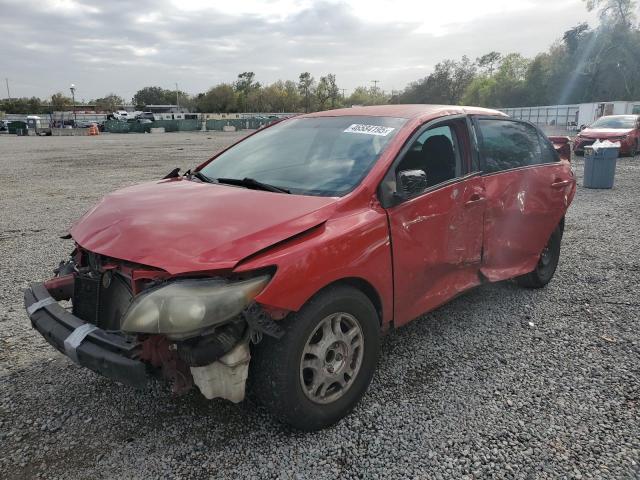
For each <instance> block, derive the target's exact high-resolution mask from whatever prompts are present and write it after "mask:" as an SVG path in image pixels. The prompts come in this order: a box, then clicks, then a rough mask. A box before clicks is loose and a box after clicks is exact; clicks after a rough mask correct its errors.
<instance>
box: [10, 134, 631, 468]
mask: <svg viewBox="0 0 640 480" xmlns="http://www.w3.org/2000/svg"><path fill="white" fill-rule="evenodd" d="M241 135H242V134H237V133H201V132H193V133H172V134H166V135H157V136H156V135H134V134H131V135H102V136H100V137H77V138H73V137H61V138H51V137H48V138H25V137H14V136H11V137H9V136H7V135H3V136H0V256H1V258H2V263H1V268H0V478H8V479H14V478H61V479H62V478H65V479H66V478H73V479H84V478H86V479H98V478H108V479H110V478H122V479H129V478H139V479H148V478H260V479H262V478H296V479H331V478H367V479H368V478H373V479H375V478H380V479H383V478H384V479H387V478H389V479H391V478H415V479H431V478H434V479H443V478H467V479H472V478H473V479H475V478H523V479H525V478H526V479H529V478H554V479H555V478H575V479H580V478H598V479H600V478H610V479H624V478H639V477H640V466H639V462H640V333H639V329H640V313H639V312H640V294H639V290H640V288H639V286H640V242H639V240H638V239H639V236H638V232H639V231H640V213H639V212H640V193H639V190H638V184H639V183H640V157H636V158H635V159H628V158H626V159H622V160H620V162H619V164H618V172H617V181H616V186H615V189H614V190H611V191H606V190H602V191H598V190H586V189H583V188H579V189H578V193H577V196H576V199H575V201H574V205H573V207H572V208H571V210H570V212H569V214H568V218H567V227H566V231H565V237H564V241H563V253H562V258H561V264H560V267H559V269H558V272H557V274H556V277H555V279H554V280H553V282H552V283H551V284H550V285H549V286H548V287H547V288H545V289H543V290H539V291H527V290H523V289H520V288H518V287H516V286H515V285H513V284H512V283H501V284H495V285H486V286H482V287H480V288H477V289H475V290H474V291H472V292H470V293H468V294H466V295H464V296H462V297H460V298H458V299H456V300H455V301H453V302H452V303H450V304H448V305H446V306H444V307H442V308H440V309H438V310H437V311H435V312H433V313H431V314H429V315H426V316H424V318H422V319H420V320H417V321H415V322H413V323H412V324H410V325H409V326H407V327H406V328H403V329H400V330H398V331H395V332H392V333H391V334H389V335H388V336H387V337H385V339H384V341H383V349H382V354H381V357H380V362H379V366H378V372H377V374H376V376H375V378H374V381H373V383H372V385H371V387H370V390H369V393H368V394H367V395H366V396H365V398H364V400H363V402H362V403H361V404H360V405H359V406H358V407H357V409H356V410H355V411H354V413H353V414H352V415H350V416H349V417H348V418H347V419H345V420H343V421H342V422H340V423H339V424H338V425H337V426H335V427H333V428H330V429H328V430H325V431H322V432H319V433H312V434H303V433H299V432H293V431H291V430H289V429H288V428H286V427H283V426H282V425H280V424H277V423H275V422H274V421H273V420H272V419H271V418H270V417H269V415H268V414H267V413H266V412H265V411H264V410H262V409H261V408H260V407H259V406H257V405H255V404H253V403H251V402H245V403H243V404H241V405H239V406H235V405H232V404H230V403H227V402H225V401H207V400H205V399H204V398H203V397H201V396H200V394H199V393H197V392H196V391H193V392H192V393H190V394H188V395H186V396H183V397H179V398H175V397H173V396H172V395H171V394H170V393H169V391H168V390H167V389H166V387H164V386H163V385H161V384H156V385H154V386H152V387H150V388H149V389H148V390H146V391H143V392H141V393H140V392H137V391H135V390H133V389H130V388H128V387H124V386H121V385H118V384H115V383H112V382H110V381H108V380H106V379H103V378H101V377H99V376H98V375H95V374H93V373H92V372H90V371H88V370H84V369H82V368H80V367H77V366H75V365H74V364H73V363H72V362H71V361H69V360H68V359H67V358H66V357H64V356H62V355H60V354H59V353H58V352H56V351H55V350H54V349H53V348H52V347H50V346H49V345H48V344H47V343H46V342H45V341H44V340H43V339H41V338H40V336H39V335H38V334H37V332H35V331H33V330H31V328H30V325H29V322H28V319H27V316H26V314H25V313H24V310H23V306H22V290H23V289H24V288H25V287H26V286H27V285H28V283H29V281H31V280H34V279H44V278H48V277H49V276H50V273H51V270H52V268H53V267H54V266H55V265H56V264H57V263H58V261H59V260H60V259H62V258H64V257H66V255H67V254H68V252H69V251H70V245H69V242H68V241H63V240H60V239H59V238H58V236H59V235H61V234H63V233H64V232H65V229H66V228H67V227H68V226H69V224H70V222H71V221H72V220H73V219H75V218H77V217H78V216H80V215H81V214H82V213H83V212H84V211H85V210H86V209H88V208H89V207H90V206H91V205H92V204H93V203H94V202H96V201H97V200H98V199H99V198H100V197H101V196H102V195H104V194H105V193H107V192H109V191H111V190H114V189H116V188H118V187H120V186H123V185H128V184H133V183H137V182H141V181H145V180H151V179H154V178H159V177H160V176H163V175H165V174H166V173H168V172H169V171H170V170H171V169H173V168H174V167H176V166H180V167H182V168H183V169H186V168H188V167H190V166H193V165H196V164H198V163H199V162H201V161H203V160H205V159H206V158H208V156H209V155H210V154H211V153H212V152H214V151H215V150H217V149H220V148H222V147H223V146H224V145H226V144H228V143H229V142H231V141H233V140H235V139H237V138H238V137H239V136H241ZM575 166H576V171H577V174H578V177H579V181H580V183H581V181H582V171H583V162H582V160H581V159H577V160H576V161H575Z"/></svg>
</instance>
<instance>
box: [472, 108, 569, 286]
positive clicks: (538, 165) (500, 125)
mask: <svg viewBox="0 0 640 480" xmlns="http://www.w3.org/2000/svg"><path fill="white" fill-rule="evenodd" d="M474 127H475V131H476V136H477V139H478V145H479V152H480V166H481V169H482V171H483V178H484V186H485V190H486V200H487V204H486V211H485V220H484V233H483V237H484V245H483V258H482V269H481V271H482V273H483V275H484V276H485V277H487V278H488V279H489V280H491V281H498V280H504V279H507V278H512V277H515V276H518V275H522V274H525V273H528V272H530V271H532V270H533V269H534V268H535V266H536V264H537V262H538V258H539V256H540V253H541V251H542V249H543V248H544V246H545V245H546V243H547V241H548V239H549V237H550V235H551V233H552V232H553V230H554V229H555V227H556V226H557V225H558V224H559V223H560V220H561V219H562V218H563V217H564V214H565V212H566V210H567V208H568V206H569V203H570V202H571V199H572V198H573V194H574V192H575V180H574V178H573V173H572V171H571V167H570V164H569V162H568V161H566V160H561V159H560V157H559V156H558V154H557V153H556V152H555V150H554V149H553V146H552V145H551V144H550V142H549V140H548V139H547V138H546V137H544V135H542V134H541V133H540V132H539V131H538V129H537V128H535V127H534V126H533V125H531V124H529V123H526V122H521V121H516V120H511V119H508V118H502V117H476V118H474Z"/></svg>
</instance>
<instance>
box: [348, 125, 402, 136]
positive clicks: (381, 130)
mask: <svg viewBox="0 0 640 480" xmlns="http://www.w3.org/2000/svg"><path fill="white" fill-rule="evenodd" d="M394 130H395V128H393V127H381V126H380V125H362V124H360V123H354V124H353V125H350V126H349V127H348V128H347V129H346V130H345V133H364V134H365V135H378V136H380V137H386V136H387V135H389V134H390V133H391V132H393V131H394Z"/></svg>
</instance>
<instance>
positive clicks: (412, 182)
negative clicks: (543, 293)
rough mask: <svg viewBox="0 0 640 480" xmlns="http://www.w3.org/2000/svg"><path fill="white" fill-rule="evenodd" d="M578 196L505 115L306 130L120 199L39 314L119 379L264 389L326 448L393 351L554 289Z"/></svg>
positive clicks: (298, 128) (32, 291)
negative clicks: (489, 308) (406, 340)
mask: <svg viewBox="0 0 640 480" xmlns="http://www.w3.org/2000/svg"><path fill="white" fill-rule="evenodd" d="M574 193H575V180H574V177H573V173H572V170H571V167H570V164H569V162H568V159H567V158H563V157H562V156H561V155H559V154H558V152H557V151H556V150H555V149H554V147H553V144H552V143H551V142H550V141H549V139H547V138H546V137H545V136H544V135H543V134H542V133H541V132H540V131H539V130H538V129H537V128H536V127H535V126H533V125H532V124H529V123H527V122H522V121H518V120H513V119H510V118H508V117H506V116H504V115H503V114H502V113H500V112H497V111H494V110H486V109H481V108H470V107H457V106H433V105H387V106H380V107H358V108H349V109H342V110H334V111H327V112H319V113H313V114H309V115H302V116H299V117H295V118H292V119H288V120H285V121H282V122H280V123H277V124H274V125H272V126H270V127H268V128H265V129H262V130H259V131H257V132H256V133H254V134H252V135H250V136H248V137H246V138H244V139H243V140H241V141H239V142H238V143H236V144H235V145H232V146H231V147H229V148H227V149H226V150H224V151H222V152H221V153H219V154H217V155H216V156H214V157H213V158H211V159H210V160H209V161H207V162H205V163H204V164H202V165H200V166H198V167H197V168H195V169H193V170H191V171H187V172H186V173H185V174H182V175H180V174H179V172H178V171H177V169H176V170H174V171H173V172H171V174H169V175H168V176H167V177H166V178H164V179H161V180H158V181H154V182H150V183H145V184H142V185H138V186H133V187H129V188H124V189H122V190H119V191H117V192H115V193H112V194H110V195H107V196H106V197H105V198H104V199H103V200H102V201H100V202H99V203H98V204H97V205H96V206H94V207H93V208H91V209H90V210H89V211H88V212H87V213H86V214H85V215H84V216H83V217H82V218H80V219H79V220H78V221H77V222H76V223H75V224H74V225H73V226H72V228H71V229H70V232H69V238H70V239H71V238H72V239H73V242H74V250H73V252H72V254H71V256H70V258H69V259H67V260H65V261H62V262H61V263H60V265H59V266H58V268H57V269H56V271H55V276H54V277H53V278H51V279H49V280H47V281H45V282H44V283H33V284H32V285H31V286H30V288H28V289H27V290H26V291H25V305H26V309H27V312H28V315H29V317H30V319H31V323H32V325H33V327H34V328H35V329H36V330H38V331H39V332H40V333H41V334H42V335H43V336H44V338H45V339H46V340H47V341H48V342H49V343H51V344H52V345H53V346H54V347H55V348H57V349H58V350H59V351H61V352H62V353H64V354H65V355H67V356H69V357H70V358H71V359H72V360H73V361H75V362H76V363H78V364H79V365H82V366H85V367H87V368H89V369H91V370H94V371H95V372H98V373H100V374H102V375H105V376H106V377H109V378H112V379H114V380H117V381H119V382H122V383H125V384H129V385H132V386H135V387H143V386H144V385H145V384H146V383H147V382H148V381H149V379H150V378H152V377H153V376H159V377H164V378H166V379H168V380H170V382H171V383H172V385H173V389H174V391H176V392H181V391H186V390H188V389H189V388H192V387H193V386H194V385H195V386H197V388H198V389H199V390H200V391H201V392H202V393H203V394H204V395H205V396H206V397H207V398H215V397H220V398H226V399H229V400H231V401H233V402H239V401H241V400H242V399H243V398H244V397H245V391H246V388H250V389H252V391H253V392H254V394H255V396H256V397H257V399H258V400H259V401H261V402H262V403H263V404H264V405H266V406H267V407H268V408H269V409H270V410H271V411H272V412H273V413H274V414H275V415H276V416H277V417H278V418H280V419H281V420H283V421H285V422H287V423H289V424H291V425H293V426H295V427H297V428H300V429H305V430H314V429H319V428H323V427H326V426H328V425H331V424H332V423H334V422H336V421H337V420H339V419H340V418H342V417H343V416H345V415H346V414H347V413H348V412H349V411H350V410H351V409H352V408H353V407H354V406H355V405H356V403H357V402H358V401H359V399H360V398H361V397H362V396H363V394H364V392H365V390H366V389H367V387H368V385H369V382H370V380H371V378H372V375H373V372H374V369H375V366H376V359H377V356H378V347H379V339H380V335H381V334H382V333H384V332H386V331H388V330H389V329H390V328H393V327H400V326H402V325H404V324H406V323H407V322H409V321H411V320H412V319H415V318H417V317H419V316H420V315H422V314H423V313H425V312H428V311H430V310H433V309H434V308H436V307H438V306H440V305H442V304H443V303H445V302H447V301H448V300H450V299H452V298H453V297H455V296H457V295H459V294H460V293H462V292H464V291H465V290H468V289H471V288H473V287H476V286H478V285H480V284H482V283H484V282H497V281H501V280H507V279H515V281H516V282H517V283H519V284H520V285H522V286H524V287H530V288H539V287H543V286H544V285H546V284H547V283H548V282H549V281H550V280H551V278H552V277H553V275H554V272H555V270H556V266H557V265H558V259H559V256H560V242H561V239H562V233H563V227H564V217H565V212H566V211H567V208H568V207H569V205H570V203H571V201H572V199H573V196H574ZM67 300H70V304H67V303H66V302H65V301H67Z"/></svg>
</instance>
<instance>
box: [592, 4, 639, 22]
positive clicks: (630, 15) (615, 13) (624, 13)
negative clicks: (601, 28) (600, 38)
mask: <svg viewBox="0 0 640 480" xmlns="http://www.w3.org/2000/svg"><path fill="white" fill-rule="evenodd" d="M584 2H585V4H586V5H587V10H589V11H590V12H591V11H593V10H597V11H598V15H599V16H600V21H601V22H602V23H603V24H604V23H613V24H615V25H619V26H623V27H625V28H630V27H631V26H632V25H633V21H634V20H635V14H634V11H635V9H636V2H634V1H633V0H584Z"/></svg>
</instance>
